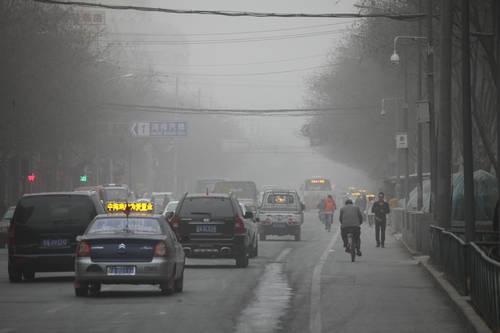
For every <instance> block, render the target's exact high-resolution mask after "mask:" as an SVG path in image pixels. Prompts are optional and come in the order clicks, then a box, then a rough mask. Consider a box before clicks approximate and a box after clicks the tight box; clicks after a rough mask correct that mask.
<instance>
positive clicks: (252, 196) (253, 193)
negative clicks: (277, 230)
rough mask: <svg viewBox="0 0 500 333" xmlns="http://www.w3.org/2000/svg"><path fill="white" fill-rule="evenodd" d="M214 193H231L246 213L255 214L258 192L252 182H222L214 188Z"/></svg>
mask: <svg viewBox="0 0 500 333" xmlns="http://www.w3.org/2000/svg"><path fill="white" fill-rule="evenodd" d="M214 193H231V194H233V195H235V196H236V198H237V199H238V201H239V202H241V203H243V204H244V205H245V207H246V208H247V210H248V211H250V212H252V213H253V214H254V215H255V214H256V213H257V206H258V192H257V186H256V185H255V183H254V182H252V181H223V182H218V183H216V184H215V186H214Z"/></svg>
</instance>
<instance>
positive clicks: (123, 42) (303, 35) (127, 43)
mask: <svg viewBox="0 0 500 333" xmlns="http://www.w3.org/2000/svg"><path fill="white" fill-rule="evenodd" d="M346 31H348V30H347V29H335V30H323V31H312V32H305V33H301V34H291V35H275V36H260V37H249V38H225V39H198V40H109V39H100V41H102V42H105V43H108V44H109V45H121V46H137V45H148V46H162V45H199V44H230V43H231V44H234V43H251V42H265V41H276V40H283V39H296V38H308V37H317V36H324V35H332V34H339V33H343V32H346Z"/></svg>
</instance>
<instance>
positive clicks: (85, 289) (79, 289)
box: [75, 280, 89, 297]
mask: <svg viewBox="0 0 500 333" xmlns="http://www.w3.org/2000/svg"><path fill="white" fill-rule="evenodd" d="M88 294H89V285H88V283H80V282H78V281H76V280H75V295H76V296H77V297H85V296H87V295H88Z"/></svg>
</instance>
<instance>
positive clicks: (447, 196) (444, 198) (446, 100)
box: [437, 0, 453, 229]
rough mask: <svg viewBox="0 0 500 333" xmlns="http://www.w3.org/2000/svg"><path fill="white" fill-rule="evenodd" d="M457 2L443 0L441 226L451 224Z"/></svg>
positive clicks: (440, 132)
mask: <svg viewBox="0 0 500 333" xmlns="http://www.w3.org/2000/svg"><path fill="white" fill-rule="evenodd" d="M452 15H453V1H452V0H441V22H440V25H441V27H440V31H441V34H440V35H441V43H440V49H441V57H440V60H439V63H440V66H439V67H440V73H441V75H440V80H441V81H440V86H439V90H440V98H439V121H438V131H437V133H438V142H437V144H438V156H439V160H438V175H437V176H438V181H439V187H438V189H437V220H438V223H439V225H440V226H442V227H444V228H446V229H449V228H450V226H451V148H452V143H451V75H452V73H451V59H452V57H451V55H452V53H451V52H452V51H451V46H452V45H451V42H452V41H451V36H452V17H453V16H452Z"/></svg>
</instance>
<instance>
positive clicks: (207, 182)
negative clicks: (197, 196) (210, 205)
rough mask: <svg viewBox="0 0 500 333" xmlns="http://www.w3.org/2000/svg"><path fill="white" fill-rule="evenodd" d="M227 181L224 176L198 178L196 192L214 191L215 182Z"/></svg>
mask: <svg viewBox="0 0 500 333" xmlns="http://www.w3.org/2000/svg"><path fill="white" fill-rule="evenodd" d="M223 181H226V179H224V178H206V179H198V180H197V181H196V189H195V193H207V191H208V193H213V192H214V187H215V184H216V183H218V182H223Z"/></svg>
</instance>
